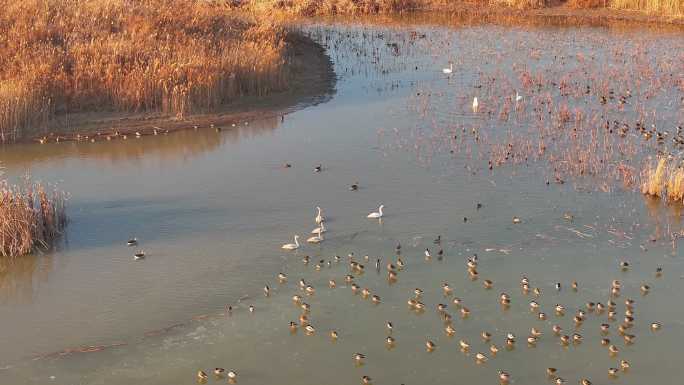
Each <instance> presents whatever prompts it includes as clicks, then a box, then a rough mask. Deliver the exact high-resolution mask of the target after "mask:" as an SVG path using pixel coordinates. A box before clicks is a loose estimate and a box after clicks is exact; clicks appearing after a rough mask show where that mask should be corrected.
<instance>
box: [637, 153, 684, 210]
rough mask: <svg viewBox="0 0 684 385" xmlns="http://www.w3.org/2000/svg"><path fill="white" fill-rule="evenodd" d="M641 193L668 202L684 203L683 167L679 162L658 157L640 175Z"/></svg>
mask: <svg viewBox="0 0 684 385" xmlns="http://www.w3.org/2000/svg"><path fill="white" fill-rule="evenodd" d="M642 180H643V184H642V186H641V192H642V193H644V194H645V195H649V196H652V197H656V198H662V199H665V200H666V201H668V202H680V203H684V167H683V166H682V164H681V162H677V161H675V160H671V159H667V158H665V157H660V158H659V159H658V162H657V163H655V165H654V164H649V165H647V166H646V168H645V169H644V171H643V173H642Z"/></svg>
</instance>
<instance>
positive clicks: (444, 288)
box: [442, 282, 453, 296]
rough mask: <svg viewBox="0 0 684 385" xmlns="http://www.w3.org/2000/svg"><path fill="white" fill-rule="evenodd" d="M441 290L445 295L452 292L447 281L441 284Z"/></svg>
mask: <svg viewBox="0 0 684 385" xmlns="http://www.w3.org/2000/svg"><path fill="white" fill-rule="evenodd" d="M442 291H443V292H444V295H445V296H449V295H451V293H452V292H453V289H452V288H451V286H449V284H448V283H447V282H444V283H443V284H442Z"/></svg>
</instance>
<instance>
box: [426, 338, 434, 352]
mask: <svg viewBox="0 0 684 385" xmlns="http://www.w3.org/2000/svg"><path fill="white" fill-rule="evenodd" d="M425 348H426V350H427V351H428V352H432V351H434V350H435V348H437V345H435V343H434V342H432V341H430V340H427V341H426V342H425Z"/></svg>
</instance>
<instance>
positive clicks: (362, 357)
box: [353, 353, 366, 364]
mask: <svg viewBox="0 0 684 385" xmlns="http://www.w3.org/2000/svg"><path fill="white" fill-rule="evenodd" d="M353 357H354V361H355V362H356V363H357V364H362V363H363V361H364V360H365V359H366V356H365V355H363V354H361V353H354V356H353Z"/></svg>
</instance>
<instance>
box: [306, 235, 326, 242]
mask: <svg viewBox="0 0 684 385" xmlns="http://www.w3.org/2000/svg"><path fill="white" fill-rule="evenodd" d="M306 241H307V242H308V243H314V244H318V243H321V242H323V234H322V233H319V234H318V235H314V236H313V237H309V238H308V239H307V240H306Z"/></svg>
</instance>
